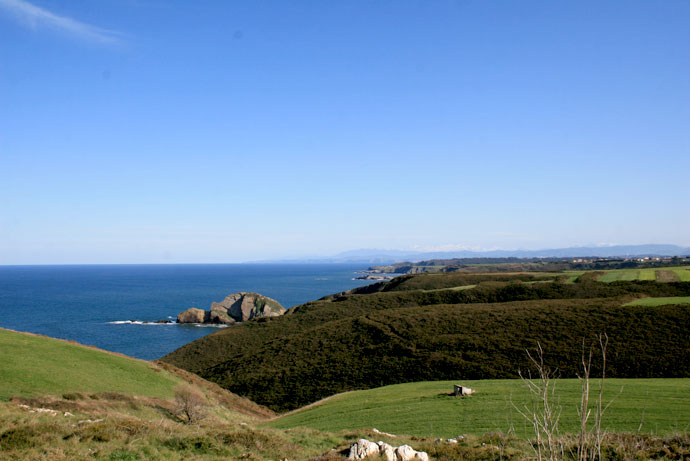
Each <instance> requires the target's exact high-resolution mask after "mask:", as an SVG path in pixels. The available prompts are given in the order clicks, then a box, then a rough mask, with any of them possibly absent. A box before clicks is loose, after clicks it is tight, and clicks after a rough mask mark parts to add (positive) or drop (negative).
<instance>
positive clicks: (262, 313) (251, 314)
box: [177, 292, 287, 325]
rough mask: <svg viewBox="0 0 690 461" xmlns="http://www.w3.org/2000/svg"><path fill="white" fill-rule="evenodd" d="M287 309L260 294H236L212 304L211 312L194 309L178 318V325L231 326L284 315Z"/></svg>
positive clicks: (182, 313) (188, 310)
mask: <svg viewBox="0 0 690 461" xmlns="http://www.w3.org/2000/svg"><path fill="white" fill-rule="evenodd" d="M285 312H287V311H286V310H285V308H284V307H283V306H281V305H280V303H279V302H278V301H276V300H275V299H271V298H268V297H266V296H263V295H260V294H258V293H246V292H240V293H234V294H231V295H229V296H227V297H226V298H225V299H224V300H222V301H221V302H219V303H217V302H214V303H212V304H211V310H210V311H203V310H201V309H197V308H194V307H192V308H191V309H187V310H186V311H184V312H181V313H180V314H178V316H177V322H178V323H215V324H227V325H231V324H233V323H235V322H246V321H247V320H252V319H255V318H260V317H277V316H279V315H283V314H284V313H285Z"/></svg>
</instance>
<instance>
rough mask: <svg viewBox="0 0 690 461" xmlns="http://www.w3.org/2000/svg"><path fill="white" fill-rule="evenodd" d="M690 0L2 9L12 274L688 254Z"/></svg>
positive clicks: (12, 3) (4, 229)
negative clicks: (529, 252) (544, 254)
mask: <svg viewBox="0 0 690 461" xmlns="http://www.w3.org/2000/svg"><path fill="white" fill-rule="evenodd" d="M689 44H690V2H687V1H663V2H661V1H658V2H657V1H620V2H602V1H591V2H588V1H578V2H574V1H573V2H551V1H538V2H535V1H519V2H517V1H453V2H450V1H431V2H429V1H412V0H409V1H407V0H406V1H393V0H391V1H364V0H362V1H316V0H315V1H290V2H284V1H277V0H276V1H261V0H257V1H225V0H224V1H198V2H183V1H162V0H98V1H95V0H70V1H56V0H40V1H39V0H33V1H31V2H27V1H24V0H0V264H39V263H50V264H53V263H147V262H239V261H246V260H256V259H266V258H283V257H299V256H316V255H329V254H334V253H337V252H339V251H344V250H349V249H354V248H389V249H393V248H396V249H424V250H433V249H436V248H444V249H451V248H464V247H471V248H506V249H512V248H526V249H536V248H549V247H563V246H571V245H590V244H609V243H616V244H642V243H675V244H681V245H690V232H688V229H690V213H688V204H689V203H690V202H689V199H690V188H689V186H688V184H689V178H690V177H689V174H690V78H688V76H689V75H690V46H689Z"/></svg>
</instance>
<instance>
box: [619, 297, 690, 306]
mask: <svg viewBox="0 0 690 461" xmlns="http://www.w3.org/2000/svg"><path fill="white" fill-rule="evenodd" d="M668 304H690V296H673V297H667V298H642V299H638V300H635V301H632V302H629V303H627V304H624V306H665V305H668Z"/></svg>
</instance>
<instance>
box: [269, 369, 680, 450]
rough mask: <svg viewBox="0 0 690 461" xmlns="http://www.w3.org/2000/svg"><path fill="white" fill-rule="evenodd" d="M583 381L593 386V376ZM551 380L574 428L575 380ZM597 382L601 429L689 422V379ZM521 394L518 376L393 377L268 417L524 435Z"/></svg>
mask: <svg viewBox="0 0 690 461" xmlns="http://www.w3.org/2000/svg"><path fill="white" fill-rule="evenodd" d="M455 383H462V384H463V385H465V386H468V387H471V388H472V389H475V390H476V391H477V393H476V394H473V395H471V396H470V397H465V398H457V397H454V396H452V395H449V393H451V392H452V390H453V384H455ZM591 383H592V389H593V390H596V391H598V386H599V385H598V380H592V381H591ZM555 388H556V394H557V396H558V404H559V405H560V406H561V407H562V413H561V419H560V421H559V427H560V428H561V431H563V432H570V433H576V432H577V431H578V424H579V419H578V414H577V406H578V405H579V403H580V382H579V381H578V380H577V379H562V380H558V381H557V382H556V387H555ZM604 389H605V394H604V395H605V401H606V402H608V401H609V400H612V404H611V406H610V407H609V409H608V410H607V411H606V413H605V415H604V420H603V422H604V424H603V428H604V430H606V431H607V432H638V431H642V432H647V433H654V434H657V435H668V434H675V433H678V432H686V431H687V430H688V428H690V379H611V380H607V381H606V384H605V388H604ZM528 401H529V392H528V391H527V389H526V387H525V384H524V383H523V382H522V381H521V380H519V379H517V380H516V379H512V380H482V381H469V380H468V381H435V382H421V383H407V384H396V385H392V386H386V387H381V388H376V389H369V390H364V391H353V392H347V393H344V394H338V395H335V396H332V397H330V398H328V399H326V400H324V401H322V402H320V403H317V404H316V405H314V406H310V407H307V408H305V409H301V410H297V411H295V412H292V413H289V414H286V415H284V416H282V417H280V418H278V419H276V420H273V421H271V422H270V423H268V425H269V426H271V427H277V428H284V429H287V428H292V427H300V426H302V427H309V428H312V429H318V430H322V431H330V432H336V431H341V430H353V429H359V428H370V429H371V428H374V427H375V428H377V429H379V430H381V431H383V432H389V433H393V434H407V435H416V436H431V437H444V438H451V437H457V436H458V435H461V434H484V433H487V432H496V431H498V432H504V433H508V432H514V433H516V434H518V435H520V436H522V437H524V436H531V435H532V427H531V426H530V425H529V423H528V422H527V421H526V420H525V418H524V417H522V416H521V415H520V414H519V413H518V412H517V410H515V408H514V406H517V407H518V408H523V407H524V405H525V404H526V403H527V402H528ZM592 403H593V402H592Z"/></svg>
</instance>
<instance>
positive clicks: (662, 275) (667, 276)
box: [656, 270, 680, 283]
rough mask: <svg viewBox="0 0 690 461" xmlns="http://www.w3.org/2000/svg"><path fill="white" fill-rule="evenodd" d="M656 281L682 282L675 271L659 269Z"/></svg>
mask: <svg viewBox="0 0 690 461" xmlns="http://www.w3.org/2000/svg"><path fill="white" fill-rule="evenodd" d="M656 281H657V282H662V283H668V282H680V277H678V274H676V273H675V272H673V271H669V270H658V271H656Z"/></svg>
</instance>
